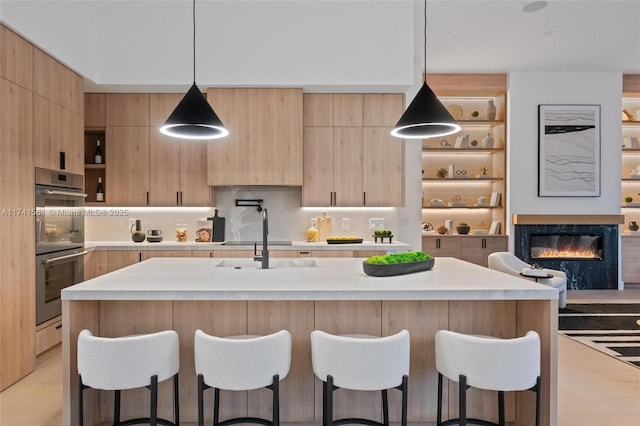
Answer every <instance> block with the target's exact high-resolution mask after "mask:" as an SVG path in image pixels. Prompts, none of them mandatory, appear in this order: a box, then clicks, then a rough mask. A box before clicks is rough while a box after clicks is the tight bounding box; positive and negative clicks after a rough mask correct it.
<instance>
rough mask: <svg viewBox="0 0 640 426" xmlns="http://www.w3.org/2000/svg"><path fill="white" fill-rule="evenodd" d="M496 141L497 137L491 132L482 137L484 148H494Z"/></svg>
mask: <svg viewBox="0 0 640 426" xmlns="http://www.w3.org/2000/svg"><path fill="white" fill-rule="evenodd" d="M494 141H495V139H494V138H493V136H492V135H491V133H488V134H487V136H485V137H484V138H482V147H483V148H487V149H491V148H493V143H494Z"/></svg>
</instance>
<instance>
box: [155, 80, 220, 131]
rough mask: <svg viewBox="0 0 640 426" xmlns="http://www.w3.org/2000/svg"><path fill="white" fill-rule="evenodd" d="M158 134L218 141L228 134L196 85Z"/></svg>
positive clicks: (194, 84)
mask: <svg viewBox="0 0 640 426" xmlns="http://www.w3.org/2000/svg"><path fill="white" fill-rule="evenodd" d="M160 132H162V133H163V134H165V135H167V136H172V137H175V138H182V139H219V138H223V137H225V136H227V135H228V134H229V131H228V130H227V129H225V128H224V125H223V124H222V121H220V118H218V116H217V115H216V113H215V111H213V108H211V105H209V102H207V100H206V99H205V97H204V95H203V94H202V92H201V91H200V89H198V86H196V83H193V85H192V86H191V88H190V89H189V91H188V92H187V93H186V94H185V95H184V98H182V100H181V101H180V103H179V104H178V106H177V107H176V109H174V110H173V112H172V113H171V115H170V116H169V118H167V121H165V123H164V125H163V126H162V127H161V128H160Z"/></svg>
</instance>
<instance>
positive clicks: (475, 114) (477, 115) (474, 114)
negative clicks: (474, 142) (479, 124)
mask: <svg viewBox="0 0 640 426" xmlns="http://www.w3.org/2000/svg"><path fill="white" fill-rule="evenodd" d="M471 118H472V119H474V120H477V119H479V118H480V112H479V111H472V112H471Z"/></svg>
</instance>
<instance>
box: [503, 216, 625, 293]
mask: <svg viewBox="0 0 640 426" xmlns="http://www.w3.org/2000/svg"><path fill="white" fill-rule="evenodd" d="M517 216H518V217H517V218H516V215H514V226H515V233H514V254H515V255H516V256H518V257H519V258H520V259H522V260H524V261H525V262H527V263H530V264H534V263H536V264H538V265H540V266H542V267H544V268H550V269H558V270H561V271H564V272H565V273H566V274H567V289H569V290H596V289H607V290H615V289H618V285H619V274H618V252H619V225H618V224H617V223H615V222H614V223H611V222H609V223H604V224H597V223H596V224H594V223H587V224H580V223H567V222H568V220H567V218H566V217H565V216H563V215H557V216H556V219H557V222H558V223H549V222H550V221H552V220H553V217H552V216H545V217H543V218H540V217H537V216H536V215H517ZM523 216H524V217H525V218H529V217H530V216H531V217H534V220H527V219H522V217H523ZM571 218H572V219H573V221H574V222H580V221H583V222H584V221H586V222H589V218H590V217H589V216H571ZM540 222H542V223H540ZM591 222H593V220H591Z"/></svg>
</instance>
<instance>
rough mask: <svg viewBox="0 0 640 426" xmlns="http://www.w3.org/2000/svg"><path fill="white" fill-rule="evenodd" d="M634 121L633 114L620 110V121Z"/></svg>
mask: <svg viewBox="0 0 640 426" xmlns="http://www.w3.org/2000/svg"><path fill="white" fill-rule="evenodd" d="M635 119H636V116H635V115H633V113H631V112H629V111H627V110H626V109H624V108H622V121H633V120H635Z"/></svg>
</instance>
